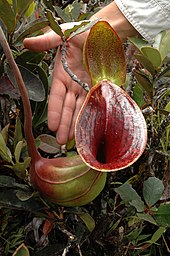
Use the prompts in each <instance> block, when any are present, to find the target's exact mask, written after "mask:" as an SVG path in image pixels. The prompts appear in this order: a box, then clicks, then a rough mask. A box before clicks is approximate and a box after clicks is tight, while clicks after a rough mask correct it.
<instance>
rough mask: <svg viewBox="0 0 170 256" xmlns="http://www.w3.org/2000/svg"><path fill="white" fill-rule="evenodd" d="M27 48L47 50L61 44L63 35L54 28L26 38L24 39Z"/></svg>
mask: <svg viewBox="0 0 170 256" xmlns="http://www.w3.org/2000/svg"><path fill="white" fill-rule="evenodd" d="M23 44H24V46H25V48H28V49H30V50H33V51H46V50H49V49H51V48H54V47H57V46H59V45H60V44H61V37H60V36H59V35H57V34H56V33H55V32H54V31H53V30H50V31H49V32H47V33H45V34H44V35H40V36H37V37H30V38H25V39H24V41H23Z"/></svg>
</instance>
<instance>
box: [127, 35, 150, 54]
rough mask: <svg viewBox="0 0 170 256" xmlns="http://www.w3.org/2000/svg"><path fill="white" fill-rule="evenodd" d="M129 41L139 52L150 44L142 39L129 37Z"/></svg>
mask: <svg viewBox="0 0 170 256" xmlns="http://www.w3.org/2000/svg"><path fill="white" fill-rule="evenodd" d="M129 41H130V42H131V43H132V44H133V45H134V46H135V47H136V48H137V49H138V50H139V51H141V48H142V47H144V46H147V45H148V42H147V41H146V40H145V39H143V38H142V37H129Z"/></svg>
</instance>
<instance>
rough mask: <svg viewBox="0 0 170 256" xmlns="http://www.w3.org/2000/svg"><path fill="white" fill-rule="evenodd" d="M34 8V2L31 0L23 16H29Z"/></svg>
mask: <svg viewBox="0 0 170 256" xmlns="http://www.w3.org/2000/svg"><path fill="white" fill-rule="evenodd" d="M34 9H35V3H34V2H32V3H31V4H30V6H29V7H28V9H27V10H26V12H25V14H24V15H25V17H26V18H28V17H30V16H31V15H32V14H33V12H34Z"/></svg>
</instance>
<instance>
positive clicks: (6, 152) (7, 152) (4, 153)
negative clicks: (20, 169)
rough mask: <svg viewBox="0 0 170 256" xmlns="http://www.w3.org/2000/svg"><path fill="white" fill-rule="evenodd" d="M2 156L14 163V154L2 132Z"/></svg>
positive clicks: (0, 141)
mask: <svg viewBox="0 0 170 256" xmlns="http://www.w3.org/2000/svg"><path fill="white" fill-rule="evenodd" d="M0 156H1V157H2V159H4V160H5V161H7V162H10V163H12V155H11V152H10V150H9V148H8V147H7V146H6V143H5V140H4V138H3V136H2V134H1V133H0Z"/></svg>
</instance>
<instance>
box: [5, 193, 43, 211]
mask: <svg viewBox="0 0 170 256" xmlns="http://www.w3.org/2000/svg"><path fill="white" fill-rule="evenodd" d="M16 193H17V190H13V189H6V190H4V191H1V192H0V205H1V206H2V207H5V208H10V209H17V210H26V211H30V212H37V211H40V210H42V209H44V208H45V207H44V205H43V204H42V203H41V202H39V201H38V200H36V199H34V198H30V199H29V200H27V201H20V200H19V199H18V197H17V196H16Z"/></svg>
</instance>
